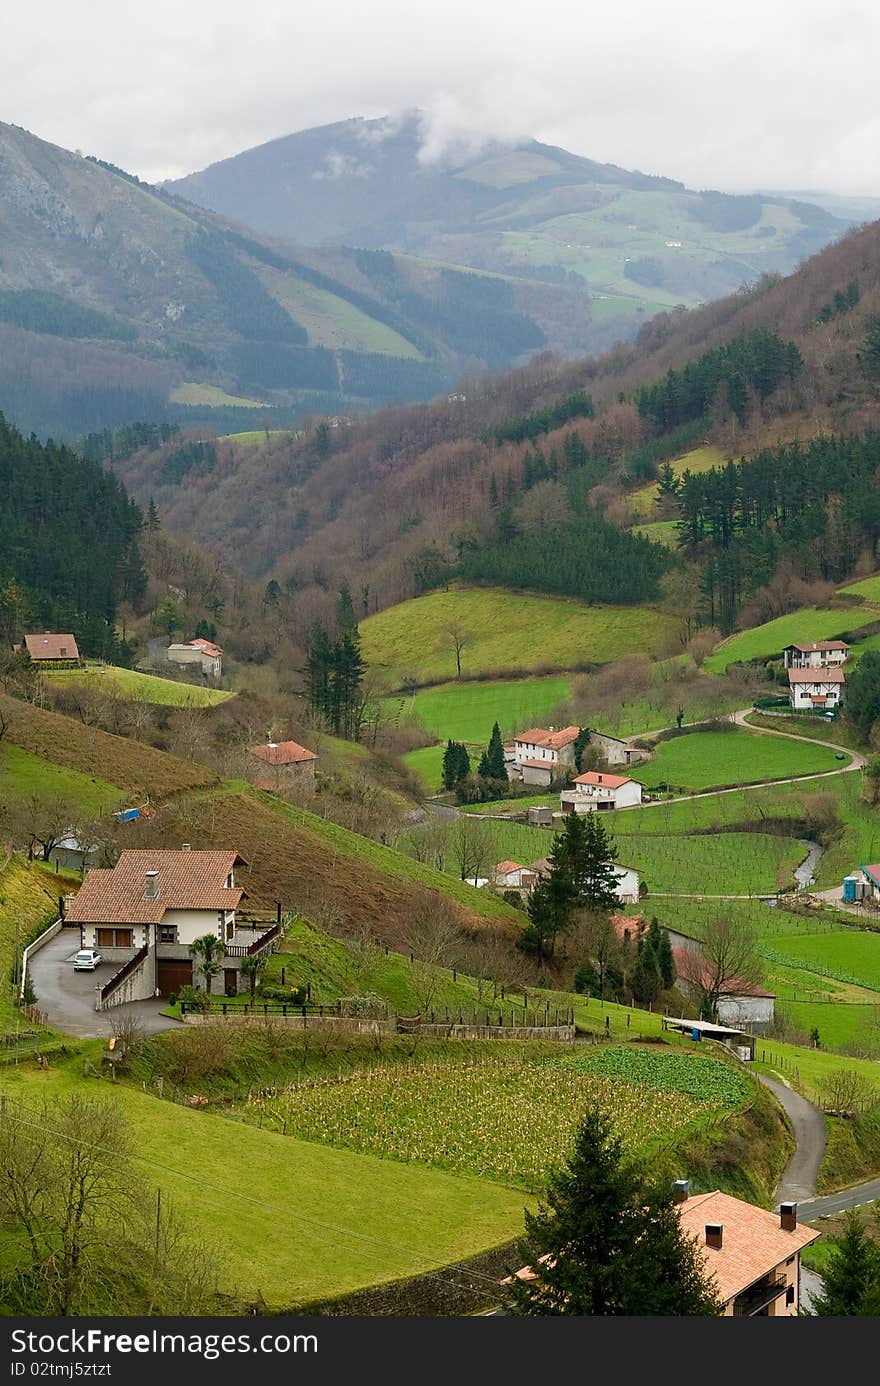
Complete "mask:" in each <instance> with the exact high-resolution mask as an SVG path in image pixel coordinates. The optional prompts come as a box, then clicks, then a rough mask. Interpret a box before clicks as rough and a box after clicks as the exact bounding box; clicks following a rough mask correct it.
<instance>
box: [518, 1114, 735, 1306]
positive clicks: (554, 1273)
mask: <svg viewBox="0 0 880 1386" xmlns="http://www.w3.org/2000/svg"><path fill="white" fill-rule="evenodd" d="M525 1223H526V1237H527V1242H526V1244H525V1245H524V1246H523V1248H522V1256H523V1259H524V1260H525V1261H526V1262H527V1264H528V1265H529V1266H530V1267H532V1268H533V1272H534V1278H532V1279H526V1280H520V1279H517V1278H516V1277H515V1276H514V1277H513V1278H512V1279H511V1282H510V1286H509V1290H508V1293H507V1299H506V1305H505V1307H506V1309H507V1312H508V1313H510V1314H528V1315H563V1314H566V1315H567V1314H572V1315H591V1316H592V1315H612V1314H614V1315H651V1316H658V1315H673V1314H675V1315H697V1314H700V1315H714V1314H718V1313H720V1310H721V1304H720V1302H719V1300H718V1297H717V1294H716V1292H715V1289H714V1287H713V1286H712V1285H711V1284H710V1283H709V1282H708V1281H707V1279H706V1278H705V1275H704V1271H703V1266H702V1261H701V1257H700V1251H699V1247H698V1246H697V1243H696V1241H695V1240H694V1239H693V1238H691V1237H689V1236H688V1235H687V1233H686V1232H685V1231H684V1229H683V1228H682V1225H681V1222H680V1220H679V1216H678V1213H677V1211H676V1205H675V1203H674V1201H673V1195H672V1190H671V1189H661V1188H659V1187H658V1186H657V1185H656V1184H654V1183H652V1182H649V1181H648V1179H647V1178H646V1176H645V1174H644V1172H643V1171H642V1169H641V1168H640V1167H639V1166H638V1165H636V1164H634V1163H633V1162H632V1161H631V1160H630V1159H629V1158H628V1157H627V1156H626V1155H625V1153H624V1150H623V1146H622V1144H621V1141H620V1138H619V1137H618V1136H616V1135H614V1134H613V1131H612V1127H611V1123H610V1121H609V1119H608V1117H607V1116H605V1114H604V1113H603V1112H602V1111H601V1110H600V1109H599V1108H598V1107H597V1106H591V1107H589V1108H588V1110H587V1113H586V1115H585V1117H584V1120H583V1123H582V1125H581V1128H580V1131H579V1132H578V1136H577V1141H576V1144H575V1149H574V1152H573V1154H572V1156H571V1158H570V1160H569V1162H568V1164H567V1166H566V1167H565V1168H564V1169H562V1170H560V1171H558V1172H557V1173H555V1174H553V1175H552V1176H551V1179H550V1183H549V1186H548V1189H547V1197H546V1203H544V1204H543V1205H542V1206H541V1207H540V1208H539V1209H538V1211H537V1212H536V1213H533V1212H531V1211H529V1210H526V1215H525Z"/></svg>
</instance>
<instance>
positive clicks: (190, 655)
mask: <svg viewBox="0 0 880 1386" xmlns="http://www.w3.org/2000/svg"><path fill="white" fill-rule="evenodd" d="M166 655H167V658H168V659H169V660H170V661H171V663H172V664H195V665H197V666H198V668H199V670H200V672H201V673H202V674H203V675H204V676H205V677H206V678H211V679H219V678H220V676H221V675H222V673H223V651H222V649H221V648H220V646H219V645H215V644H213V643H212V642H211V641H210V640H203V639H202V637H201V636H199V637H198V639H196V640H188V641H187V642H186V643H185V644H180V645H169V646H168V649H167V651H166Z"/></svg>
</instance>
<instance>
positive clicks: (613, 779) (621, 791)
mask: <svg viewBox="0 0 880 1386" xmlns="http://www.w3.org/2000/svg"><path fill="white" fill-rule="evenodd" d="M572 785H573V787H572V788H571V789H563V791H562V793H561V794H560V796H559V807H560V808H561V809H562V811H563V813H595V812H607V811H608V810H609V809H619V808H632V807H634V806H635V805H636V804H640V803H641V802H642V786H641V785H640V784H639V783H638V781H637V780H631V779H630V778H629V776H628V775H609V774H608V773H607V772H606V771H604V770H585V771H584V773H583V774H582V775H576V776H575V778H574V780H573V781H572Z"/></svg>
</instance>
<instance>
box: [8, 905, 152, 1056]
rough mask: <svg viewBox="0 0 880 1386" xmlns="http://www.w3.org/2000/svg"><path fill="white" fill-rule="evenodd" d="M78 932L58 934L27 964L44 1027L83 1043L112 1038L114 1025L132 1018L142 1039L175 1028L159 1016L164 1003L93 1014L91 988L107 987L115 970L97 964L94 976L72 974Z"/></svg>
mask: <svg viewBox="0 0 880 1386" xmlns="http://www.w3.org/2000/svg"><path fill="white" fill-rule="evenodd" d="M79 941H80V934H79V929H62V930H61V932H60V933H59V934H56V935H55V937H54V938H53V939H50V940H49V942H48V943H47V944H45V945H44V946H43V947H42V948H41V949H40V951H39V952H38V953H35V954H34V956H33V958H32V959H31V961H30V964H29V967H28V971H29V973H30V976H31V981H32V982H33V984H34V991H35V992H36V994H37V1005H38V1006H39V1007H40V1010H42V1011H46V1012H47V1014H48V1017H49V1024H50V1025H51V1026H52V1027H53V1028H54V1029H56V1030H63V1031H64V1033H65V1034H67V1035H76V1036H78V1037H79V1038H82V1039H86V1038H91V1037H95V1036H97V1037H100V1038H103V1036H105V1035H111V1034H113V1033H114V1031H115V1029H116V1027H117V1026H118V1024H119V1022H120V1020H122V1019H123V1018H124V1017H125V1016H129V1015H134V1016H136V1017H137V1019H138V1020H139V1021H140V1024H141V1026H142V1027H143V1030H144V1033H145V1034H148V1035H155V1034H157V1033H158V1032H159V1031H160V1030H172V1029H174V1027H175V1026H176V1025H177V1024H178V1021H176V1020H170V1019H169V1018H168V1016H165V1015H160V1014H159V1010H160V1008H161V1007H162V1006H163V1005H164V1004H165V1002H164V1001H160V1000H154V1001H128V1002H126V1004H125V1005H124V1006H113V1007H112V1008H111V1009H110V1010H109V1011H96V1010H95V988H96V987H100V986H103V985H104V983H105V982H109V980H110V978H111V977H112V976H113V974H114V973H115V972H118V971H119V968H120V964H119V963H118V962H114V963H102V964H101V966H100V967H99V968H97V969H96V970H95V971H94V972H74V970H73V956H74V954H75V953H76V952H77V950H78V949H79Z"/></svg>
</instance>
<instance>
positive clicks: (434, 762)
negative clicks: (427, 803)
mask: <svg viewBox="0 0 880 1386" xmlns="http://www.w3.org/2000/svg"><path fill="white" fill-rule="evenodd" d="M444 750H445V747H443V746H420V747H419V749H418V750H417V751H407V753H406V755H405V756H404V757H403V763H404V765H406V766H408V768H409V769H410V770H412V771H413V772H414V773H415V774H416V775H418V777H419V780H420V782H421V786H422V792H423V793H425V794H436V793H437V791H438V790H440V789H442V788H443V753H444Z"/></svg>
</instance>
